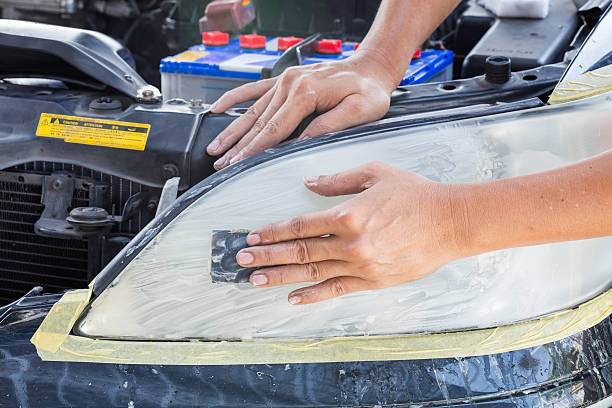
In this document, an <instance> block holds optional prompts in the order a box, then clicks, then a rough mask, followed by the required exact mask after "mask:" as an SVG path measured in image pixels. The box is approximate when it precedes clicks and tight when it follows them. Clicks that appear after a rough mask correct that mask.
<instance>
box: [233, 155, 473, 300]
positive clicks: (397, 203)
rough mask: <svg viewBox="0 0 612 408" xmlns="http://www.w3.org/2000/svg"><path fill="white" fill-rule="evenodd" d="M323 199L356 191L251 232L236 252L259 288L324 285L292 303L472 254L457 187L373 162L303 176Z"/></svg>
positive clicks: (382, 282) (406, 276) (411, 275)
mask: <svg viewBox="0 0 612 408" xmlns="http://www.w3.org/2000/svg"><path fill="white" fill-rule="evenodd" d="M304 183H305V185H306V187H307V188H309V189H310V190H312V191H314V192H315V193H317V194H321V195H323V196H337V195H346V194H357V195H356V196H355V197H353V198H351V199H349V200H347V201H345V202H344V203H342V204H339V205H337V206H335V207H333V208H331V209H329V210H323V211H317V212H312V213H307V214H302V215H298V216H296V217H293V218H292V219H289V220H286V221H282V222H279V223H276V224H271V225H268V226H266V227H263V228H259V229H256V230H254V231H252V232H251V233H250V234H249V235H248V236H247V243H248V244H249V245H250V247H249V248H245V249H243V250H241V251H240V252H239V253H238V254H237V257H236V258H237V261H238V263H239V264H240V265H242V266H245V267H262V266H263V267H265V266H274V265H282V266H275V267H271V268H266V269H260V270H257V271H255V272H253V274H252V275H251V277H250V282H251V284H253V285H254V286H257V287H269V286H277V285H283V284H289V283H298V282H319V281H322V282H320V283H317V284H315V285H313V286H309V287H305V288H301V289H298V290H295V291H293V292H292V293H291V294H290V295H289V302H290V303H292V304H307V303H314V302H319V301H322V300H325V299H329V298H332V297H336V296H342V295H344V294H347V293H351V292H356V291H361V290H370V289H380V288H385V287H388V286H394V285H399V284H402V283H406V282H410V281H413V280H416V279H420V278H422V277H424V276H426V275H429V274H430V273H432V272H435V271H436V270H437V269H439V268H440V267H441V266H443V265H444V264H446V263H448V262H450V261H452V260H455V259H458V258H461V257H464V256H467V255H468V254H467V253H466V249H465V248H466V247H467V246H466V241H467V239H466V234H465V232H464V231H466V229H465V228H464V224H466V221H465V213H464V212H463V210H462V209H463V203H462V201H461V199H460V197H461V194H459V192H458V191H457V190H456V188H457V187H456V186H454V185H451V184H443V183H437V182H433V181H431V180H428V179H426V178H424V177H422V176H419V175H417V174H415V173H411V172H408V171H404V170H400V169H398V168H395V167H392V166H389V165H387V164H384V163H380V162H373V163H369V164H367V165H364V166H361V167H357V168H355V169H352V170H349V171H346V172H343V173H338V174H334V175H328V176H319V177H305V178H304Z"/></svg>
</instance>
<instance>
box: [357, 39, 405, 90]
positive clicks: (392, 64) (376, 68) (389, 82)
mask: <svg viewBox="0 0 612 408" xmlns="http://www.w3.org/2000/svg"><path fill="white" fill-rule="evenodd" d="M345 61H346V62H347V63H349V64H351V65H352V67H353V69H354V70H355V71H356V72H358V73H359V74H360V75H363V76H367V77H369V78H372V79H374V80H376V81H377V82H379V83H381V85H382V86H383V87H384V88H385V89H386V90H387V91H388V92H389V93H391V92H393V90H395V88H397V87H398V85H399V84H400V82H401V81H402V78H403V77H404V73H405V69H403V66H404V65H405V64H402V63H398V62H397V61H394V60H393V58H391V57H389V56H388V55H387V54H386V53H385V52H384V51H382V50H378V49H361V47H360V48H359V49H358V50H357V51H355V53H354V54H353V55H352V56H351V57H350V58H348V59H347V60H345ZM407 64H410V60H408V63H407Z"/></svg>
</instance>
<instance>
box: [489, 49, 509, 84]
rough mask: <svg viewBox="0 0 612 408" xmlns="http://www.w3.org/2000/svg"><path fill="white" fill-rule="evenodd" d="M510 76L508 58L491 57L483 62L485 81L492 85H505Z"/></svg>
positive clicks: (500, 56)
mask: <svg viewBox="0 0 612 408" xmlns="http://www.w3.org/2000/svg"><path fill="white" fill-rule="evenodd" d="M511 75H512V62H511V61H510V58H508V57H504V56H502V55H499V56H498V55H492V56H490V57H487V59H486V60H485V79H486V80H487V81H489V82H491V83H494V84H505V83H506V82H508V81H509V80H510V77H511Z"/></svg>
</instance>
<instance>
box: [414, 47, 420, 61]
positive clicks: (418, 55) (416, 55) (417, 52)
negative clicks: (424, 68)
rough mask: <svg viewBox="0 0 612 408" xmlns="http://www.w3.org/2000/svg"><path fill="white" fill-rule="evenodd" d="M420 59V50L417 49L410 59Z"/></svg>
mask: <svg viewBox="0 0 612 408" xmlns="http://www.w3.org/2000/svg"><path fill="white" fill-rule="evenodd" d="M419 58H421V49H420V48H417V50H416V51H415V52H414V55H413V56H412V59H419Z"/></svg>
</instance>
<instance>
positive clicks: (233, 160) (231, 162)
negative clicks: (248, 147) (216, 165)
mask: <svg viewBox="0 0 612 408" xmlns="http://www.w3.org/2000/svg"><path fill="white" fill-rule="evenodd" d="M240 160H242V155H241V154H240V153H238V154H237V155H235V156H234V157H232V160H230V162H229V164H234V163H236V162H237V161H240Z"/></svg>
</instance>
